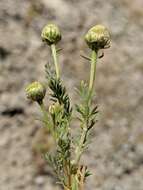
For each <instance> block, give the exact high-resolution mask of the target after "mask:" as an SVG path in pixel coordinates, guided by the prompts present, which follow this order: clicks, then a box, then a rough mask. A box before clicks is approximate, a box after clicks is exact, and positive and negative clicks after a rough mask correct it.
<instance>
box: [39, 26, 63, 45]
mask: <svg viewBox="0 0 143 190" xmlns="http://www.w3.org/2000/svg"><path fill="white" fill-rule="evenodd" d="M41 37H42V40H43V41H45V42H47V44H48V45H52V44H56V43H58V41H60V40H61V32H60V30H59V28H58V27H57V26H56V25H54V24H47V25H46V26H45V27H44V28H43V30H42V33H41Z"/></svg>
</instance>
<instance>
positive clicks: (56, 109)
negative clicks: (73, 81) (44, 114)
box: [49, 102, 63, 115]
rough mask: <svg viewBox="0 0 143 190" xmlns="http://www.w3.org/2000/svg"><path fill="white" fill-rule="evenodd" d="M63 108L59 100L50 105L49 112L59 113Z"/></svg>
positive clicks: (52, 113)
mask: <svg viewBox="0 0 143 190" xmlns="http://www.w3.org/2000/svg"><path fill="white" fill-rule="evenodd" d="M62 110H63V106H61V105H60V104H59V103H58V102H56V103H54V104H52V105H50V106H49V113H50V114H51V115H54V114H58V113H60V112H61V111H62Z"/></svg>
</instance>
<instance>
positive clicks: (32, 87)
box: [26, 82, 46, 102]
mask: <svg viewBox="0 0 143 190" xmlns="http://www.w3.org/2000/svg"><path fill="white" fill-rule="evenodd" d="M45 94H46V89H45V87H44V86H43V85H42V84H41V83H40V82H33V83H31V84H29V85H28V86H27V88H26V95H27V98H29V99H31V100H33V101H37V102H42V100H43V98H44V96H45Z"/></svg>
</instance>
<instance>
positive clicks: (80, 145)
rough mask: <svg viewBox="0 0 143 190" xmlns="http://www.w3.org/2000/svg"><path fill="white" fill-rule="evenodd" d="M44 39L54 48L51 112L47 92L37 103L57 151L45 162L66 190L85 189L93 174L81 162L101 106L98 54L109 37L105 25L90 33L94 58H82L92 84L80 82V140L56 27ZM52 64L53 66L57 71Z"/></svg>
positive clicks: (47, 30) (50, 73)
mask: <svg viewBox="0 0 143 190" xmlns="http://www.w3.org/2000/svg"><path fill="white" fill-rule="evenodd" d="M91 37H92V39H91ZM43 38H44V41H45V40H46V42H47V40H48V43H47V44H48V45H49V46H50V48H51V54H52V58H53V64H49V63H48V64H47V65H46V66H45V71H46V79H47V81H48V82H47V86H48V88H49V90H50V94H49V99H50V105H49V108H48V111H47V108H45V105H44V102H43V99H44V97H45V92H46V91H45V89H44V95H43V96H42V98H41V99H40V101H37V99H36V101H37V103H38V104H39V106H40V108H41V111H42V113H43V118H42V120H43V123H44V125H45V126H46V127H47V129H48V130H49V132H50V133H51V135H52V137H53V139H54V142H55V148H53V149H52V150H51V151H49V152H47V153H46V154H45V159H46V160H47V162H48V163H49V164H50V165H51V167H52V168H53V170H54V171H55V173H56V176H57V178H58V179H59V181H60V183H61V184H62V186H63V188H64V190H83V188H84V183H85V179H86V178H87V177H88V176H90V175H91V174H90V172H89V170H88V169H87V167H86V166H82V165H81V164H80V159H81V156H82V153H83V152H84V150H85V148H88V142H89V140H90V138H89V134H90V133H91V129H92V128H93V126H94V124H95V123H96V121H97V114H98V107H97V105H94V103H93V98H94V93H93V91H94V82H95V73H96V63H97V58H99V57H100V56H99V55H98V51H99V50H100V49H105V48H107V46H109V43H110V35H109V33H108V30H107V29H106V28H105V27H104V26H101V25H97V26H95V27H93V28H92V29H91V30H89V31H88V33H87V35H86V38H85V40H86V42H87V44H88V45H89V48H91V47H92V48H91V56H90V57H89V56H83V57H84V58H85V59H86V60H88V61H90V64H91V69H90V77H89V84H86V83H84V82H83V81H82V82H81V85H80V87H79V89H78V96H79V97H80V98H79V102H78V104H76V105H75V107H74V108H75V109H74V111H75V113H76V118H77V119H78V120H79V121H80V133H79V134H78V139H75V138H73V137H72V134H71V131H70V124H71V119H72V114H73V109H72V107H71V104H70V98H69V95H68V93H67V90H66V88H65V86H64V85H63V82H62V81H61V79H60V69H59V64H58V60H57V54H58V52H59V50H57V49H56V44H57V42H58V41H59V40H60V39H61V33H60V30H59V29H58V28H57V27H56V26H55V25H47V26H46V27H45V28H44V29H43V31H42V39H43ZM97 45H98V47H97ZM102 55H104V54H102ZM100 58H101V57H100ZM52 65H54V69H53V68H52ZM38 84H39V83H38ZM37 90H38V89H37V87H36V89H35V86H34V93H35V92H37ZM40 90H41V86H40ZM38 92H39V91H38ZM40 92H41V91H40ZM32 93H33V91H32ZM30 95H31V94H30ZM32 95H33V94H32ZM34 95H35V94H34ZM38 95H39V94H38ZM34 100H35V99H34ZM73 147H74V148H73Z"/></svg>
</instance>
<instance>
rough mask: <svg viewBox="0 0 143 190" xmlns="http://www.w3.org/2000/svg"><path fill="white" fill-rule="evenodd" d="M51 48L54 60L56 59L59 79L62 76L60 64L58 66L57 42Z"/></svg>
mask: <svg viewBox="0 0 143 190" xmlns="http://www.w3.org/2000/svg"><path fill="white" fill-rule="evenodd" d="M51 50H52V56H53V60H54V64H55V69H56V75H57V79H59V78H60V70H59V66H58V60H57V51H56V46H55V44H52V45H51Z"/></svg>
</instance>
